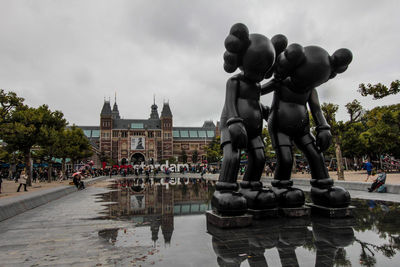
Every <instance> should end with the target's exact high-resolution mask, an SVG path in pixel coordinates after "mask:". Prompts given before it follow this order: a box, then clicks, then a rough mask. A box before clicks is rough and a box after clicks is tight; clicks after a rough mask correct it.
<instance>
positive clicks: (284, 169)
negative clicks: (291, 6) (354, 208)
mask: <svg viewBox="0 0 400 267" xmlns="http://www.w3.org/2000/svg"><path fill="white" fill-rule="evenodd" d="M351 61H352V53H351V52H350V50H348V49H339V50H337V51H336V52H335V53H333V55H332V56H330V55H329V54H328V52H326V51H325V50H324V49H323V48H321V47H318V46H307V47H302V46H301V45H299V44H291V45H289V46H288V47H287V48H286V50H285V51H284V52H283V53H281V54H280V55H279V57H278V58H277V60H276V63H275V66H274V75H275V76H274V79H272V80H271V81H270V82H268V83H266V84H265V85H263V88H262V94H267V93H269V92H272V91H274V98H273V102H272V106H271V112H270V116H269V118H268V128H269V133H270V135H271V139H272V145H273V147H274V149H275V151H276V155H277V167H276V170H275V177H274V181H273V182H272V185H273V190H274V192H275V193H276V195H277V198H278V202H279V206H280V207H299V206H302V205H303V204H304V195H303V192H302V191H301V190H300V189H296V188H292V185H293V182H292V181H291V180H290V175H291V169H292V163H293V154H292V143H293V142H294V144H295V145H296V146H297V147H298V148H299V149H300V150H301V151H302V152H303V153H304V154H305V155H306V157H307V160H308V163H309V165H310V169H311V176H312V179H311V185H312V188H311V198H312V201H313V202H314V204H316V205H320V206H324V207H329V208H343V207H348V206H349V204H350V194H349V193H348V192H347V191H346V190H345V189H343V188H341V187H335V186H333V180H332V179H331V178H330V177H329V174H328V170H327V168H326V166H325V163H324V157H323V155H322V152H323V151H325V150H326V149H327V148H328V147H329V145H330V143H331V139H332V136H331V133H330V126H329V125H328V124H327V122H326V120H325V117H324V115H323V113H322V111H321V107H320V104H319V100H318V94H317V90H316V87H318V86H320V85H321V84H323V83H325V82H327V81H328V80H329V79H332V78H334V77H335V76H336V74H337V73H342V72H344V71H345V70H346V69H347V67H348V65H349V64H350V62H351ZM306 104H308V106H309V108H310V111H311V114H312V116H313V118H314V121H315V123H316V131H317V137H316V139H315V138H314V136H313V135H312V134H311V133H310V122H309V115H308V111H307V107H306Z"/></svg>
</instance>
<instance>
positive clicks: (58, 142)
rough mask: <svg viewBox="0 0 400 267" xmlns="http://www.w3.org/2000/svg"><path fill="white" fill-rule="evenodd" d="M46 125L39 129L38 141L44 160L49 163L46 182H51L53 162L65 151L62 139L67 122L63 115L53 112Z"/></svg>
mask: <svg viewBox="0 0 400 267" xmlns="http://www.w3.org/2000/svg"><path fill="white" fill-rule="evenodd" d="M46 121H47V122H48V125H47V126H46V127H41V134H40V136H39V137H40V138H39V141H38V145H40V148H41V151H42V153H43V154H44V155H45V160H46V161H47V162H48V163H49V170H48V172H47V175H48V176H47V181H48V182H49V183H50V182H51V175H52V173H53V163H54V162H53V160H54V159H55V157H57V156H58V155H57V154H59V153H60V151H62V150H65V149H66V147H65V145H66V142H65V139H64V129H65V126H66V125H67V121H66V120H65V119H64V115H63V114H62V113H61V112H59V111H55V112H53V114H52V118H51V119H47V120H46Z"/></svg>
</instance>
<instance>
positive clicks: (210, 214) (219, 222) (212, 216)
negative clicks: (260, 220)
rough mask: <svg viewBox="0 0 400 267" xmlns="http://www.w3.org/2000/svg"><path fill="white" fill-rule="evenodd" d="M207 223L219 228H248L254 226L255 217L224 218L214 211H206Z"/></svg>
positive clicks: (245, 215) (247, 215) (246, 215)
mask: <svg viewBox="0 0 400 267" xmlns="http://www.w3.org/2000/svg"><path fill="white" fill-rule="evenodd" d="M206 218H207V223H210V224H212V225H215V226H216V227H218V228H238V227H247V226H249V225H251V224H252V222H253V216H252V215H249V214H244V215H241V216H222V215H220V214H218V213H216V212H215V211H213V210H208V211H206Z"/></svg>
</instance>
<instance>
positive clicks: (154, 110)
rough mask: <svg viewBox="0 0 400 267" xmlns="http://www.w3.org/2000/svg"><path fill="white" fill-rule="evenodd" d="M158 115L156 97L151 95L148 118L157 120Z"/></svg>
mask: <svg viewBox="0 0 400 267" xmlns="http://www.w3.org/2000/svg"><path fill="white" fill-rule="evenodd" d="M159 119H160V117H159V116H158V106H157V105H156V98H155V96H154V97H153V105H151V113H150V120H159Z"/></svg>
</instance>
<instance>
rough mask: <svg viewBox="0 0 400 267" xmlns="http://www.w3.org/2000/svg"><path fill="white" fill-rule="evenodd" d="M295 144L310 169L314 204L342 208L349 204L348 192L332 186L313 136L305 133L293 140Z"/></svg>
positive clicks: (331, 180)
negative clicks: (303, 155) (305, 158)
mask: <svg viewBox="0 0 400 267" xmlns="http://www.w3.org/2000/svg"><path fill="white" fill-rule="evenodd" d="M295 143H296V146H297V147H298V148H299V149H300V150H301V151H302V152H303V153H304V154H305V155H306V157H307V160H308V163H309V165H310V169H311V181H310V183H311V185H312V188H311V199H312V201H313V202H314V204H316V205H320V206H325V207H331V208H343V207H348V206H349V205H350V194H349V192H347V190H345V189H344V188H342V187H339V186H333V179H331V178H330V177H329V173H328V169H327V168H326V166H325V161H324V156H323V154H322V153H321V152H318V149H317V147H316V145H315V142H314V138H313V137H312V136H311V134H307V135H305V136H303V137H302V138H299V139H297V140H295Z"/></svg>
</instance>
